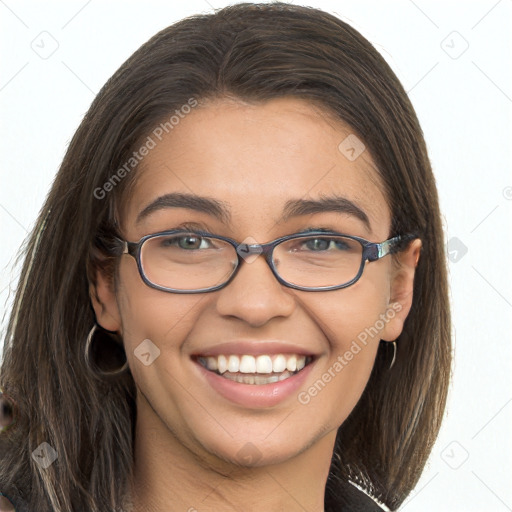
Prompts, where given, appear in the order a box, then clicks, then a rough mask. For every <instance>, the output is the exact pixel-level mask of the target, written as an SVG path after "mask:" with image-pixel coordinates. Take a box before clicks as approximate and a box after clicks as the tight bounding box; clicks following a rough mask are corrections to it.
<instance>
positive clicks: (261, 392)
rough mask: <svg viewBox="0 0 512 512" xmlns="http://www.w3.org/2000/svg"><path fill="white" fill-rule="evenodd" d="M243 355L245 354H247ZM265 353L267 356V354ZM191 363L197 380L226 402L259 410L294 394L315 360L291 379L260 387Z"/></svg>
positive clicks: (301, 384)
mask: <svg viewBox="0 0 512 512" xmlns="http://www.w3.org/2000/svg"><path fill="white" fill-rule="evenodd" d="M231 353H233V352H231ZM244 353H245V354H247V352H244ZM266 353H267V354H268V352H266ZM281 353H282V352H281ZM192 362H193V363H194V366H195V367H196V368H197V371H198V372H199V378H201V379H202V380H204V381H205V383H206V384H207V385H208V387H209V388H213V389H214V390H215V391H216V392H217V393H218V394H219V395H221V396H222V397H224V398H225V399H226V400H229V401H230V402H233V403H235V404H237V405H240V406H242V407H246V408H253V409H261V408H266V407H272V406H274V405H277V404H279V403H280V402H283V401H284V400H286V399H287V398H289V397H290V396H292V395H293V394H295V393H296V392H297V391H298V390H299V389H300V388H301V387H302V386H303V384H304V382H305V380H306V379H307V377H308V376H309V374H310V372H311V370H312V367H313V365H314V364H315V363H316V359H314V360H313V361H312V362H311V363H309V364H308V365H307V366H305V367H304V368H303V369H302V370H301V371H300V372H298V373H297V374H295V375H293V376H292V377H289V378H287V379H285V380H283V381H280V382H273V383H270V384H262V385H257V384H242V383H240V382H235V381H232V380H230V379H226V378H225V377H221V376H220V375H218V374H216V373H214V372H212V371H210V370H207V369H206V368H205V367H204V366H203V365H202V364H201V363H199V362H198V361H197V360H196V359H192Z"/></svg>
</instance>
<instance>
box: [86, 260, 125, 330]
mask: <svg viewBox="0 0 512 512" xmlns="http://www.w3.org/2000/svg"><path fill="white" fill-rule="evenodd" d="M89 296H90V297H91V302H92V307H93V308H94V312H95V313H96V322H97V323H98V324H100V326H101V327H103V328H104V329H107V330H108V331H114V332H115V331H118V332H119V331H120V330H121V315H120V313H119V306H118V305H117V299H116V294H115V290H114V283H113V280H112V279H110V278H108V277H107V276H106V275H105V274H104V273H103V272H102V271H101V270H98V271H97V272H96V283H95V284H93V283H91V284H90V285H89Z"/></svg>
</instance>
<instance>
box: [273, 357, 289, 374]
mask: <svg viewBox="0 0 512 512" xmlns="http://www.w3.org/2000/svg"><path fill="white" fill-rule="evenodd" d="M272 369H273V370H274V373H281V372H284V371H285V370H286V357H284V356H283V355H282V354H279V355H278V356H276V357H275V359H274V364H273V365H272Z"/></svg>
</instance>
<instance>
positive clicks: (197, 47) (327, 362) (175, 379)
mask: <svg viewBox="0 0 512 512" xmlns="http://www.w3.org/2000/svg"><path fill="white" fill-rule="evenodd" d="M443 246H444V244H443V233H442V228H441V221H440V212H439V205H438V198H437V191H436V187H435V181H434V177H433V175H432V171H431V167H430V164H429V160H428V156H427V152H426V148H425V143H424V140H423V136H422V132H421V129H420V126H419V124H418V120H417V118H416V115H415V113H414V110H413V108H412V106H411V103H410V102H409V100H408V98H407V96H406V94H405V92H404V90H403V88H402V86H401V85H400V83H399V82H398V80H397V78H396V76H395V75H394V74H393V72H392V71H391V69H390V68H389V66H388V65H387V64H386V62H385V61H384V60H383V58H382V57H381V56H380V55H379V54H378V53H377V52H376V50H375V49H374V48H373V47H372V46H371V45H370V43H369V42H368V41H366V40H365V39H364V38H363V37H362V36H361V35H360V34H359V33H358V32H356V31H355V30H354V29H353V28H351V27H350V26H348V25H347V24H345V23H343V22H342V21H340V20H339V19H337V18H336V17H334V16H332V15H329V14H327V13H325V12H322V11H320V10H316V9H312V8H306V7H299V6H294V5H288V4H284V3H273V4H262V5H259V4H238V5H234V6H231V7H227V8H225V9H222V10H219V11H217V12H216V13H215V14H209V15H202V16H194V17H191V18H187V19H185V20H182V21H180V22H179V23H176V24H174V25H173V26H171V27H169V28H167V29H165V30H163V31H161V32H160V33H158V34H156V35H155V36H154V37H153V38H152V39H151V40H150V41H148V42H147V43H146V44H144V45H143V46H142V47H141V48H140V49H139V50H138V51H137V52H136V53H135V54H134V55H133V56H132V57H130V58H129V59H128V61H127V62H125V64H124V65H123V66H122V67H121V68H120V69H119V70H118V71H117V72H116V73H115V74H114V76H113V77H112V78H111V79H110V80H109V81H108V82H107V84H106V85H105V86H104V88H103V89H102V90H101V91H100V93H99V94H98V96H97V97H96V99H95V101H94V102H93V104H92V106H91V108H90V110H89V111H88V113H87V114H86V116H85V118H84V120H83V122H82V124H81V125H80V127H79V129H78V130H77V132H76V134H75V136H74V138H73V140H72V142H71V144H70V146H69V149H68V151H67V154H66V156H65V158H64V161H63V163H62V166H61V168H60V170H59V172H58V174H57V177H56V179H55V182H54V184H53V187H52V189H51V191H50V194H49V196H48V198H47V201H46V203H45V204H44V206H43V208H42V210H41V214H40V216H39V219H38V221H37V224H36V226H35V228H34V231H33V233H32V235H31V237H30V240H29V243H28V246H27V249H26V251H27V254H26V260H25V264H24V267H23V271H22V275H21V278H20V285H19V289H18V291H17V294H16V298H15V302H14V308H13V312H12V316H11V318H10V322H9V325H8V330H7V335H6V338H5V347H4V354H3V362H2V366H1V372H0V386H1V390H2V392H3V398H2V400H3V404H4V406H3V410H4V414H3V416H4V419H3V423H4V425H6V426H4V427H3V430H2V433H1V434H0V443H1V449H2V465H1V468H0V491H1V492H2V494H3V495H4V498H2V500H3V503H4V504H5V505H3V506H5V507H6V506H7V505H6V504H7V503H8V502H10V503H12V504H13V506H14V507H16V510H17V511H18V510H19V511H31V512H32V511H36V510H37V511H38V512H50V511H54V512H69V511H77V512H82V511H85V510H87V511H97V512H105V511H119V510H125V511H126V512H128V511H133V512H142V511H145V512H146V511H148V512H162V511H165V512H168V511H172V512H174V511H189V512H192V511H201V512H203V511H205V512H207V511H210V512H211V511H219V510H222V511H235V510H237V511H239V510H243V511H244V512H251V511H255V510H265V511H278V510H279V511H281V510H287V511H303V510H308V511H311V512H321V511H332V512H334V511H336V512H338V511H357V510H364V511H370V510H396V509H397V508H398V506H399V505H400V504H401V503H402V502H403V501H404V499H405V498H406V497H407V495H408V493H409V492H410V491H411V490H412V489H413V488H414V485H415V484H416V482H417V481H418V479H419V477H420V474H421V472H422V469H423V467H424V465H425V462H426V460H427V458H428V455H429V453H430V450H431V448H432V445H433V443H434V441H435V439H436V436H437V433H438V430H439V427H440V423H441V420H442V415H443V411H444V406H445V400H446V394H447V386H448V381H449V375H450V362H451V359H450V357H451V342H450V314H449V304H448V298H447V279H446V267H445V256H444V249H443ZM9 418H10V419H9Z"/></svg>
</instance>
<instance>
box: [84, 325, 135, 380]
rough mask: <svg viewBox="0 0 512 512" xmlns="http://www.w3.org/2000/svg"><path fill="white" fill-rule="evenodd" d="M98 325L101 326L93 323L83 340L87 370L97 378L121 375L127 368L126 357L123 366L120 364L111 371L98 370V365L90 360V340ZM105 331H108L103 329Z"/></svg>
mask: <svg viewBox="0 0 512 512" xmlns="http://www.w3.org/2000/svg"><path fill="white" fill-rule="evenodd" d="M98 327H100V328H101V326H99V325H98V324H96V323H95V324H94V325H93V326H92V329H91V330H90V331H89V334H88V335H87V341H86V342H85V364H86V366H87V368H88V369H89V371H90V372H91V373H92V374H93V375H94V376H95V377H98V378H101V377H116V376H118V375H121V374H122V373H124V372H125V371H126V370H127V369H128V359H126V361H125V363H124V364H123V366H121V368H119V369H117V370H113V371H104V370H100V369H99V368H98V366H97V365H95V364H94V363H93V362H92V361H91V356H90V351H91V346H92V340H93V338H94V334H95V333H96V330H97V329H98ZM103 330H104V331H105V329H103ZM105 332H108V331H105Z"/></svg>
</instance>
